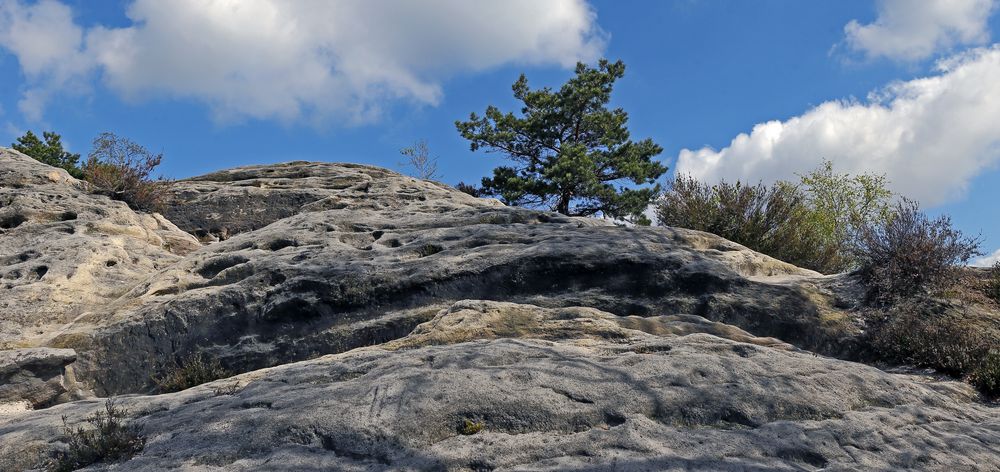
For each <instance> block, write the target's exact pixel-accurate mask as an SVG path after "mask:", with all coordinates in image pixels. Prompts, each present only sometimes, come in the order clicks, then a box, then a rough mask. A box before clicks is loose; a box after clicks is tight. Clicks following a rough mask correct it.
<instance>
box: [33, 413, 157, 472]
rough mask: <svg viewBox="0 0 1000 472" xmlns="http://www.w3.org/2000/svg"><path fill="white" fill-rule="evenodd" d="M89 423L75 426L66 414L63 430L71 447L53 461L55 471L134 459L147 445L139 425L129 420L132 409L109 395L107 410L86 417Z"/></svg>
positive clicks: (65, 471) (51, 468) (52, 469)
mask: <svg viewBox="0 0 1000 472" xmlns="http://www.w3.org/2000/svg"><path fill="white" fill-rule="evenodd" d="M86 423H87V426H77V427H75V428H74V427H71V426H70V425H69V424H68V423H67V421H66V417H65V416H64V417H63V431H64V434H65V437H66V442H67V443H68V445H69V448H68V449H67V450H66V451H65V452H63V453H61V454H59V455H58V456H57V458H56V460H55V461H54V462H53V463H52V464H50V467H49V470H51V471H53V472H68V471H72V470H77V469H80V468H83V467H86V466H88V465H91V464H96V463H98V462H104V463H112V462H120V461H125V460H128V459H130V458H131V457H132V456H134V455H135V454H136V453H138V452H139V451H141V450H142V448H143V447H144V446H145V445H146V439H145V437H143V436H142V434H141V433H140V430H139V428H138V427H137V426H136V425H134V424H132V423H130V422H129V421H128V410H126V409H124V408H121V407H119V406H118V405H117V404H116V402H115V400H114V399H110V398H109V399H108V400H107V402H105V404H104V411H98V412H97V413H94V414H93V415H92V416H90V417H89V418H87V420H86Z"/></svg>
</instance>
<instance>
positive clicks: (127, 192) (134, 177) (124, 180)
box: [83, 133, 170, 211]
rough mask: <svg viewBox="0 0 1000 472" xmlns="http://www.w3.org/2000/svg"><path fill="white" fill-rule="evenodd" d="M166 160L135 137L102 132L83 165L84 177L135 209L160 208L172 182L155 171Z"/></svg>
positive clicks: (96, 186)
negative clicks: (160, 176) (139, 142)
mask: <svg viewBox="0 0 1000 472" xmlns="http://www.w3.org/2000/svg"><path fill="white" fill-rule="evenodd" d="M162 160H163V155H162V154H153V153H151V152H149V151H148V150H146V148H144V147H142V146H140V145H139V144H137V143H135V142H133V141H132V140H130V139H128V138H125V137H120V136H117V135H115V134H114V133H101V135H100V136H98V137H97V138H96V139H94V149H93V150H92V151H91V152H90V156H89V157H88V159H87V162H86V163H85V164H84V165H83V175H84V178H85V179H86V180H87V181H88V182H90V183H91V184H92V185H93V186H94V187H95V189H96V190H97V192H99V193H104V194H106V195H108V196H110V197H111V198H113V199H115V200H121V201H123V202H125V203H127V204H128V206H129V207H131V208H132V209H134V210H142V211H159V210H160V209H162V207H163V205H164V199H165V198H166V195H167V190H168V188H169V186H170V181H168V180H165V179H163V178H159V179H153V178H152V173H153V170H154V169H156V167H157V166H159V165H160V162H161V161H162Z"/></svg>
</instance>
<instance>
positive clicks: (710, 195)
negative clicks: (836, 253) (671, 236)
mask: <svg viewBox="0 0 1000 472" xmlns="http://www.w3.org/2000/svg"><path fill="white" fill-rule="evenodd" d="M805 201H806V200H805V195H804V194H803V192H801V191H800V190H799V189H798V188H796V187H795V186H792V185H790V184H786V183H780V182H779V183H777V184H775V185H773V186H767V185H764V184H757V185H753V186H751V185H744V184H743V183H741V182H736V183H735V184H731V183H729V182H725V181H723V182H720V183H718V184H716V185H708V184H706V183H703V182H699V181H697V180H695V179H694V178H692V177H689V176H679V177H677V178H675V179H674V181H673V182H672V183H671V184H670V188H669V190H668V191H667V192H666V193H664V194H663V196H662V197H661V198H660V200H659V202H658V204H657V206H656V216H657V219H658V220H659V222H660V223H661V224H665V225H668V226H678V227H682V228H689V229H696V230H700V231H706V232H709V233H713V234H717V235H719V236H722V237H723V238H726V239H729V240H730V241H734V242H737V243H739V244H742V245H744V246H746V247H748V248H751V249H753V250H755V251H759V252H762V253H764V254H768V255H770V256H772V257H776V258H778V259H781V260H784V261H786V262H790V263H792V264H795V265H798V266H802V267H808V268H820V267H823V266H824V262H825V261H826V260H827V259H828V256H827V255H826V254H824V253H823V249H824V248H823V247H821V246H819V245H818V244H817V243H818V240H817V238H816V237H815V236H814V235H812V234H810V233H809V232H808V231H803V229H805V228H806V227H805V223H806V215H807V213H808V210H809V209H808V207H807V206H806V205H805Z"/></svg>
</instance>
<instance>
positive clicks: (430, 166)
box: [399, 139, 441, 180]
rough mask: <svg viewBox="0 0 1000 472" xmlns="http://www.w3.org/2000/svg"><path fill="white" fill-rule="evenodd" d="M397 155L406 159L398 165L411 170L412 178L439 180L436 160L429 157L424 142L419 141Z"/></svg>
mask: <svg viewBox="0 0 1000 472" xmlns="http://www.w3.org/2000/svg"><path fill="white" fill-rule="evenodd" d="M399 153H400V154H402V155H403V156H404V157H406V162H401V163H400V165H402V166H406V167H410V168H412V169H413V172H414V175H413V176H414V177H416V178H418V179H424V180H436V179H439V178H441V176H440V175H438V173H437V170H438V165H437V158H436V157H431V153H430V150H429V149H428V148H427V141H426V140H423V139H421V140H419V141H417V142H416V143H414V144H413V146H410V147H405V148H403V149H400V150H399Z"/></svg>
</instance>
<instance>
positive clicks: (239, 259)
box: [198, 255, 250, 279]
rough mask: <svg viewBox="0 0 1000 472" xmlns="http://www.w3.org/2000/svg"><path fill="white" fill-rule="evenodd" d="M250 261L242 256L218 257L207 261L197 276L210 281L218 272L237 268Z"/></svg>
mask: <svg viewBox="0 0 1000 472" xmlns="http://www.w3.org/2000/svg"><path fill="white" fill-rule="evenodd" d="M249 261H250V260H249V259H247V258H246V257H243V256H238V255H228V256H222V257H218V258H215V259H212V260H209V261H206V262H205V263H204V264H203V265H202V266H201V268H200V269H198V274H199V275H201V276H202V277H204V278H206V279H211V278H213V277H215V276H216V275H219V272H222V271H224V270H226V269H228V268H230V267H233V266H237V265H240V264H244V263H246V262H249Z"/></svg>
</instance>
